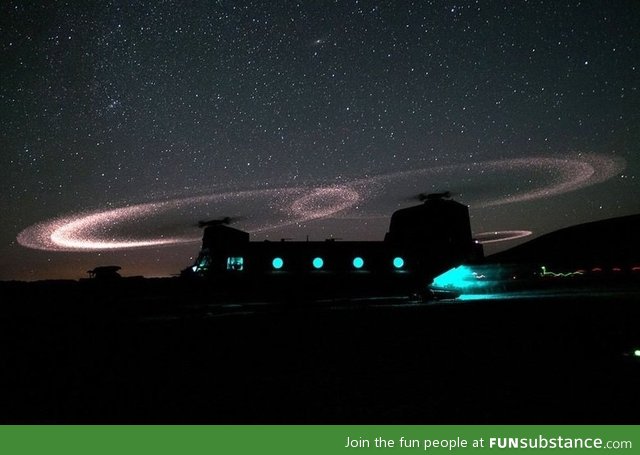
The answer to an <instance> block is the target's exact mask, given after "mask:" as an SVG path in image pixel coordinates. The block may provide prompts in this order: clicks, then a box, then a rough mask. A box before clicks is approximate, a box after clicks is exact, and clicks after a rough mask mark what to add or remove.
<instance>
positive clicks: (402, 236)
mask: <svg viewBox="0 0 640 455" xmlns="http://www.w3.org/2000/svg"><path fill="white" fill-rule="evenodd" d="M449 196H450V195H449V194H448V193H440V194H434V195H426V196H424V197H423V198H421V200H422V201H423V202H422V203H421V204H419V205H416V206H413V207H408V208H404V209H401V210H398V211H396V212H395V213H394V214H393V215H392V217H391V222H390V225H389V231H388V232H387V234H386V235H385V238H384V240H382V241H337V240H335V239H328V240H326V241H286V240H284V239H283V240H282V241H279V242H278V241H276V242H273V241H251V240H250V235H249V233H247V232H244V231H242V230H239V229H236V228H233V227H231V226H229V224H230V219H229V218H222V219H219V220H211V221H207V222H200V223H199V225H200V226H202V227H204V235H203V239H202V249H201V251H200V254H199V255H198V257H197V259H196V261H195V263H194V264H193V265H192V266H191V267H189V268H187V269H185V270H184V271H183V272H182V276H184V277H191V278H199V279H202V280H209V281H210V282H211V285H212V286H213V287H214V288H217V289H219V290H221V291H228V292H231V293H238V294H246V293H250V294H255V295H260V296H262V297H268V296H291V297H294V298H299V297H300V296H309V297H314V298H322V297H325V296H326V297H340V296H344V297H353V296H372V295H380V296H382V295H386V296H389V295H410V294H416V293H418V294H421V293H426V292H428V289H427V288H428V285H429V284H430V282H431V280H432V279H433V278H434V277H435V276H437V275H439V274H440V273H442V272H444V271H446V270H448V269H450V268H451V267H454V266H456V265H459V264H461V263H465V262H470V261H475V260H478V259H481V258H482V247H481V245H480V244H478V243H477V242H475V241H474V240H473V239H472V234H471V226H470V222H469V210H468V208H467V206H466V205H463V204H460V203H458V202H455V201H453V200H450V199H448V198H449Z"/></svg>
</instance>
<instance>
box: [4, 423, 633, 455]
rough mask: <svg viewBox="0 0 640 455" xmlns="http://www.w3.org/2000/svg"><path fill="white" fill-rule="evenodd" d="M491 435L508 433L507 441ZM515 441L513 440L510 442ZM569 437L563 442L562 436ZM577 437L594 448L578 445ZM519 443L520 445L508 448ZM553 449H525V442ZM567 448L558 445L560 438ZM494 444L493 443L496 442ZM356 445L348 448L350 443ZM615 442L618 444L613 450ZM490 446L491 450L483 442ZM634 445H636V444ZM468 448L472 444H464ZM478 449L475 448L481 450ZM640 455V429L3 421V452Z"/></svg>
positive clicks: (97, 454) (40, 454)
mask: <svg viewBox="0 0 640 455" xmlns="http://www.w3.org/2000/svg"><path fill="white" fill-rule="evenodd" d="M491 438H506V439H503V440H497V439H493V440H492V439H491ZM509 438H512V439H511V440H509ZM560 438H562V439H560ZM575 438H582V439H583V442H582V443H583V444H587V445H591V446H594V445H596V440H598V439H601V440H602V444H603V447H602V448H600V449H598V448H593V449H589V448H586V447H583V448H582V449H576V448H570V447H569V446H567V444H571V445H572V446H573V445H575V444H576V443H577V442H576V441H575ZM514 441H517V443H518V444H520V448H500V447H499V446H500V443H502V444H509V443H512V444H513V443H514ZM530 441H532V442H535V441H537V442H536V444H538V445H542V444H545V443H544V442H543V441H546V447H547V448H546V449H541V448H537V449H534V448H522V444H524V443H525V442H526V443H527V444H529V442H530ZM551 441H555V444H556V446H557V445H558V444H564V448H556V449H553V448H552V447H553V443H552V442H551ZM491 443H493V447H490V444H491ZM349 444H351V445H353V446H354V447H345V446H347V445H349ZM607 444H614V446H615V445H617V446H615V447H610V448H607V447H606V445H607ZM480 445H482V446H483V447H479V446H480ZM629 445H630V447H629ZM462 446H464V447H462ZM474 446H475V447H474ZM603 450H605V451H609V452H610V451H612V450H613V451H614V452H620V453H629V454H632V453H638V451H639V450H640V426H630V425H628V426H549V425H533V426H521V425H518V426H516V425H514V426H508V425H505V426H468V425H464V426H453V425H443V426H440V425H429V426H405V425H403V426H396V425H381V426H380V425H376V426H335V425H332V426H296V425H286V426H267V425H260V426H238V425H233V426H226V425H221V426H3V427H0V453H2V454H12V455H22V454H29V455H32V454H38V455H45V454H46V455H49V454H52V455H55V454H61V455H62V454H64V455H80V454H82V455H101V454H105V455H106V454H109V455H116V454H117V455H120V454H123V455H126V454H136V455H140V454H153V455H165V454H167V455H168V454H185V455H196V454H203V455H204V454H207V455H210V454H218V453H222V454H251V455H257V454H271V453H274V454H281V455H288V454H296V455H298V454H323V455H327V454H362V453H372V454H399V453H404V454H409V453H416V454H417V453H425V454H440V453H442V454H443V453H456V454H465V453H538V452H544V453H571V454H581V453H597V452H601V451H603Z"/></svg>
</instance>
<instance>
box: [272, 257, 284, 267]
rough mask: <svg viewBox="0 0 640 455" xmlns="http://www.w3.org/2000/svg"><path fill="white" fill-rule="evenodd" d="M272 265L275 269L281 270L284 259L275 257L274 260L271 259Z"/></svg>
mask: <svg viewBox="0 0 640 455" xmlns="http://www.w3.org/2000/svg"><path fill="white" fill-rule="evenodd" d="M271 265H272V266H273V268H274V269H276V270H280V269H281V268H282V266H283V265H284V261H283V260H282V258H273V261H271Z"/></svg>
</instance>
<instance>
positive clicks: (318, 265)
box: [313, 257, 324, 269]
mask: <svg viewBox="0 0 640 455" xmlns="http://www.w3.org/2000/svg"><path fill="white" fill-rule="evenodd" d="M323 265H324V260H322V258H321V257H317V258H314V260H313V268H314V269H321V268H322V266H323Z"/></svg>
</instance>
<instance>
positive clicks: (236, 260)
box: [227, 256, 244, 271]
mask: <svg viewBox="0 0 640 455" xmlns="http://www.w3.org/2000/svg"><path fill="white" fill-rule="evenodd" d="M227 270H233V271H240V270H244V258H243V257H241V256H230V257H228V258H227Z"/></svg>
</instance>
